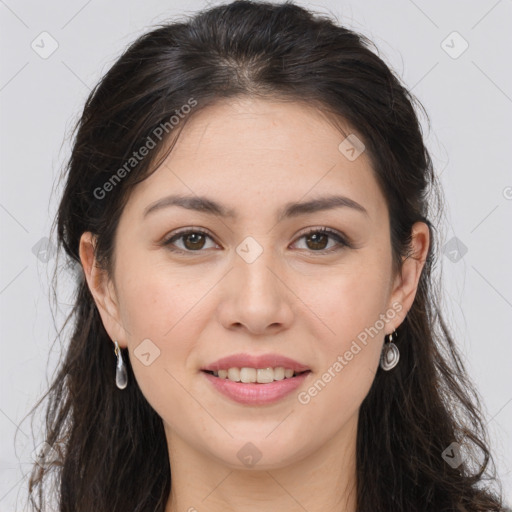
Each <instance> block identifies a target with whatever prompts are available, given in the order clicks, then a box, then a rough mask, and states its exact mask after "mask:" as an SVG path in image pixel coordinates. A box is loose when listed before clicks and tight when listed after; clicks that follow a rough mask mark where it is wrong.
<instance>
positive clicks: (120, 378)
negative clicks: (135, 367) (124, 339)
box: [114, 341, 128, 389]
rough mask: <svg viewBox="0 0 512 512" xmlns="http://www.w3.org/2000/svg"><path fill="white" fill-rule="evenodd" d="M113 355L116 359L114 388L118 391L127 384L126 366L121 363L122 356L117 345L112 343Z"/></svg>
mask: <svg viewBox="0 0 512 512" xmlns="http://www.w3.org/2000/svg"><path fill="white" fill-rule="evenodd" d="M114 345H115V347H114V354H115V355H116V357H117V363H116V386H117V387H118V388H119V389H124V388H125V387H126V386H127V384H128V373H127V372H126V366H125V364H124V361H123V354H121V349H120V347H119V343H117V341H114Z"/></svg>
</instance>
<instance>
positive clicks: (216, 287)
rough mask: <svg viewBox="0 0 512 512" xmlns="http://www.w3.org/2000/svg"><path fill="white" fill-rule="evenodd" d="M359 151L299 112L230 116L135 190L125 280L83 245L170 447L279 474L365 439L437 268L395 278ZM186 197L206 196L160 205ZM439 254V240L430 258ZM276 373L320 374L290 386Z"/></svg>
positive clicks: (222, 113)
mask: <svg viewBox="0 0 512 512" xmlns="http://www.w3.org/2000/svg"><path fill="white" fill-rule="evenodd" d="M345 131H346V133H347V135H348V134H349V133H354V131H353V130H351V129H350V128H349V127H348V126H347V127H346V130H345ZM344 139H345V136H344V135H343V134H341V132H340V131H339V130H337V129H336V128H335V127H334V126H333V125H332V124H331V123H329V122H328V121H327V119H326V118H325V117H323V116H322V115H321V114H320V113H319V112H318V111H316V110H313V109H312V108H310V107H307V106H304V105H301V104H298V103H294V104H292V103H278V102H271V101H269V100H252V99H239V100H237V101H232V100H231V101H230V102H229V103H226V102H224V103H217V104H216V105H215V106H212V107H209V108H207V109H205V110H202V111H200V112H197V113H195V114H194V116H193V117H192V118H191V119H190V120H189V122H188V123H187V125H186V127H185V128H184V130H183V132H182V134H181V136H180V138H179V139H178V142H177V144H176V146H175V147H174V149H173V150H172V152H171V153H170V155H169V156H168V157H167V159H166V161H165V162H164V164H163V165H162V166H161V167H160V168H158V169H157V170H156V171H155V172H154V173H153V174H152V175H151V176H150V177H149V178H148V179H146V180H145V181H143V182H142V183H140V184H139V185H137V187H136V188H135V189H134V191H133V192H132V194H131V196H130V198H129V201H128V203H127V205H126V207H125V209H124V211H123V213H122V215H121V218H120V223H119V227H118V231H117V234H116V241H115V268H114V274H113V276H110V278H108V277H104V276H103V277H102V276H100V275H98V276H95V275H94V272H96V271H95V270H94V266H93V265H91V264H90V263H91V260H90V257H89V255H90V254H91V252H90V247H91V246H90V245H89V242H90V241H91V239H90V238H88V234H84V236H83V237H82V244H81V255H82V261H83V262H84V268H85V269H86V274H87V276H88V281H89V285H90V287H91V290H92V291H93V294H94V296H95V299H96V303H97V305H98V308H99V310H100V313H101V316H102V319H103V322H104V324H105V327H106V329H107V331H108V333H109V335H110V336H111V338H112V340H118V342H119V344H120V345H121V346H122V347H127V348H128V351H129V357H130V361H131V363H132V366H133V370H134V372H135V376H136V379H137V383H138V385H139V386H140V388H141V390H142V393H143V394H144V395H145V397H146V398H147V400H148V401H149V403H150V404H151V405H152V407H153V408H154V409H155V410H156V411H157V413H158V414H159V415H160V416H161V417H162V419H163V422H164V425H165V428H166V432H167V436H168V440H169V442H170V443H171V444H172V442H173V440H178V439H179V440H180V442H181V443H185V444H186V445H189V446H192V447H194V450H196V451H197V452H199V453H201V454H202V455H205V456H207V457H210V458H212V459H215V460H217V461H220V462H222V463H224V464H226V465H228V466H231V467H242V466H243V464H246V459H245V458H244V457H246V455H253V456H256V457H258V458H259V457H261V458H260V459H259V462H258V464H259V466H260V467H262V468H276V467H282V466H285V465H286V464H290V463H292V462H294V461H298V460H300V459H301V458H304V457H307V456H308V455H311V454H313V453H315V452H317V451H318V450H319V449H321V448H322V447H325V446H328V445H329V444H330V443H332V442H335V441H336V440H339V439H343V438H344V437H348V435H349V434H348V433H349V432H351V433H352V434H353V433H354V432H355V428H354V426H355V424H356V422H357V413H358V410H359V407H360V405H361V402H362V401H363V399H364V397H365V396H366V394H367V393H368V391H369V388H370V386H371V384H372V381H373V379H374V376H375V373H376V371H377V367H378V363H379V357H380V354H381V349H382V343H383V341H384V337H385V334H388V333H391V332H393V330H394V329H395V328H396V327H398V325H399V324H400V323H401V321H402V320H403V318H404V316H405V314H406V312H407V310H408V309H409V307H410V305H411V303H412V300H413V298H414V293H415V290H416V286H417V280H418V278H419V273H420V271H421V263H414V260H411V261H412V262H411V263H409V262H407V263H406V264H405V265H404V268H403V270H402V272H401V273H398V274H394V273H393V270H392V268H393V266H392V251H391V245H390V231H389V217H388V211H387V207H386V202H385V198H384V196H383V195H382V192H381V191H380V189H379V186H378V184H377V181H376V179H375V177H374V175H373V171H372V169H371V165H370V160H369V158H368V156H367V154H366V153H365V152H362V153H361V154H360V155H359V156H358V157H357V158H355V159H354V158H353V156H354V154H357V151H358V149H359V148H358V147H356V148H355V152H352V151H350V147H349V151H348V152H347V151H346V150H347V146H344V145H342V146H341V150H340V148H339V146H340V143H341V142H342V141H343V140H344ZM359 139H362V137H361V136H359ZM351 140H353V139H351ZM345 144H347V142H346V141H345ZM347 156H350V157H351V158H348V157H347ZM171 195H174V196H178V195H179V196H182V197H187V198H190V200H189V201H188V202H187V203H185V204H182V205H181V206H180V205H178V204H176V202H174V204H171V203H172V201H170V200H168V201H167V203H166V202H165V201H163V202H162V200H164V199H165V198H168V197H169V196H171ZM335 197H337V199H335V200H332V201H331V202H330V203H323V202H322V201H323V200H324V199H326V198H331V199H333V198H335ZM199 198H204V199H205V200H208V201H210V202H211V203H204V202H203V203H201V202H200V201H198V199H199ZM192 200H195V202H192ZM312 201H317V202H316V203H311V204H310V205H309V208H306V207H302V208H301V207H300V206H297V204H298V205H301V204H304V203H310V202H312ZM212 203H215V204H216V205H219V210H218V211H217V210H214V208H213V207H211V204H212ZM201 204H202V205H203V206H204V205H210V207H209V208H206V207H204V208H200V206H201ZM290 205H295V206H293V207H291V206H290ZM315 205H316V207H315ZM322 230H327V232H322ZM416 239H418V240H420V239H421V236H417V237H416ZM418 243H420V242H418ZM420 245H421V243H420ZM426 245H428V243H427V241H426V239H425V233H424V232H423V254H424V252H425V250H426ZM420 249H421V247H420ZM420 252H421V250H420ZM420 259H421V258H420ZM418 261H419V260H418ZM231 356H232V357H233V359H231V360H229V361H225V362H222V361H221V362H220V364H218V365H216V362H218V361H219V360H221V359H223V358H226V357H231ZM279 358H287V359H279ZM237 367H238V368H249V370H242V371H241V372H238V373H237V370H229V375H230V376H231V377H233V379H235V380H236V379H237V378H241V379H242V380H252V379H253V378H254V377H256V379H259V380H260V381H264V382H256V383H248V382H235V381H231V380H229V379H228V380H226V379H223V378H222V377H223V376H224V374H223V372H222V370H227V369H228V368H237ZM267 367H271V368H276V367H278V368H285V369H286V368H288V369H291V370H295V371H296V373H298V372H300V371H303V370H306V371H305V372H304V373H302V374H300V375H297V376H295V377H287V378H283V370H281V369H277V370H274V371H271V370H270V371H268V370H265V368H267ZM253 368H254V370H253ZM258 368H259V369H261V371H260V372H258V371H255V370H256V369H258ZM205 370H209V371H210V372H213V371H218V370H221V371H219V374H220V375H219V376H215V374H213V375H212V374H211V373H207V372H206V371H205ZM286 375H289V373H288V372H286ZM267 380H271V381H272V382H265V381H267ZM129 385H133V383H130V384H129ZM176 442H177V441H176ZM248 443H251V444H248ZM244 450H245V451H244Z"/></svg>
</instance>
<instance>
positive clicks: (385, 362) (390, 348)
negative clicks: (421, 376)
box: [380, 330, 400, 372]
mask: <svg viewBox="0 0 512 512" xmlns="http://www.w3.org/2000/svg"><path fill="white" fill-rule="evenodd" d="M393 334H394V335H395V336H396V330H395V332H394V333H392V334H389V335H388V342H387V343H384V347H383V348H382V354H381V355H380V367H381V368H382V369H383V370H384V371H386V372H387V371H389V370H392V369H393V368H394V367H395V366H396V365H397V364H398V361H399V359H400V350H398V347H397V346H396V345H395V344H394V343H393Z"/></svg>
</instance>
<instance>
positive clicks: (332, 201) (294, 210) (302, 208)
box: [143, 195, 368, 221]
mask: <svg viewBox="0 0 512 512" xmlns="http://www.w3.org/2000/svg"><path fill="white" fill-rule="evenodd" d="M170 206H180V207H182V208H186V209H188V210H195V211H198V212H201V213H207V214H210V215H218V216H220V217H223V218H228V217H229V218H232V219H237V218H238V215H237V213H236V211H235V210H233V209H231V208H227V207H226V206H223V205H222V204H220V203H218V202H216V201H214V200H213V199H209V198H208V197H204V196H183V195H170V196H167V197H164V198H162V199H159V200H158V201H156V202H154V203H152V204H150V205H149V206H147V207H146V208H145V209H144V213H143V218H145V217H146V216H147V215H149V214H150V213H153V212H156V211H158V210H162V209H163V208H168V207H170ZM341 207H345V208H351V209H353V210H356V211H359V212H361V213H364V214H365V215H368V212H367V211H366V209H365V208H364V207H363V206H362V205H360V204H359V203H357V202H356V201H354V200H353V199H350V198H348V197H345V196H338V195H330V196H326V197H319V198H316V199H312V200H310V201H306V202H297V203H293V202H292V203H286V204H285V205H284V206H283V207H282V208H281V209H280V210H279V211H278V213H277V220H278V221H282V220H283V219H285V218H291V217H298V216H299V215H305V214H308V213H315V212H319V211H324V210H332V209H335V208H341Z"/></svg>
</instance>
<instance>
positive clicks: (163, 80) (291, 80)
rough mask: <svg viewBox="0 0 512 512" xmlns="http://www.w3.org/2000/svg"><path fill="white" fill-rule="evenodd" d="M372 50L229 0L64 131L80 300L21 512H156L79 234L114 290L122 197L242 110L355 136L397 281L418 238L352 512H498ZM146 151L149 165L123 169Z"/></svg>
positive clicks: (375, 389) (425, 179)
mask: <svg viewBox="0 0 512 512" xmlns="http://www.w3.org/2000/svg"><path fill="white" fill-rule="evenodd" d="M373 47H374V45H373V43H372V42H371V41H369V40H368V39H367V38H366V37H365V36H363V35H360V34H357V33H355V32H354V31H351V30H349V29H347V28H344V27H343V26H340V25H339V24H337V23H335V22H334V21H333V20H332V19H330V18H329V17H328V16H326V15H322V14H314V13H312V12H311V11H309V10H306V9H304V8H302V7H299V6H297V5H294V4H293V3H289V2H287V3H283V4H271V3H266V2H249V1H235V2H232V3H228V4H224V5H219V6H216V7H214V8H210V9H208V10H203V11H201V12H199V13H197V14H195V15H194V16H190V17H188V18H186V19H182V20H180V21H175V22H173V23H166V24H161V25H159V26H157V27H154V28H153V29H152V30H151V31H150V32H148V33H146V34H144V35H142V36H140V37H139V38H138V39H137V40H136V41H135V42H133V43H132V44H131V45H130V46H129V47H128V48H127V49H126V50H125V51H124V53H123V54H122V55H121V57H119V58H118V60H117V61H116V62H115V63H114V64H113V66H112V67H111V68H110V70H109V71H108V72H107V73H106V74H105V75H104V76H103V78H102V79H101V80H100V82H99V83H98V84H97V85H96V87H95V88H94V89H93V90H92V92H91V93H90V95H89V97H88V98H87V100H86V103H85V107H84V109H83V113H82V115H81V118H80V119H79V120H78V122H77V124H76V126H75V127H74V130H73V137H74V140H73V147H72V152H71V156H70V159H69V161H68V163H67V166H66V168H65V185H64V190H63V193H62V198H61V201H60V205H59V208H58V213H57V216H56V218H55V222H54V225H53V226H52V231H53V230H54V229H55V227H56V229H57V237H58V248H59V251H60V252H61V253H62V251H64V252H65V258H67V261H69V262H70V264H71V265H74V266H75V267H76V268H77V273H76V275H75V277H76V288H75V289H74V295H73V300H74V303H73V307H72V310H71V312H70V314H69V316H68V318H67V320H66V323H65V325H66V324H68V323H70V324H71V326H72V334H71V336H70V340H69V343H66V345H67V347H66V352H65V354H64V357H63V360H62V361H61V362H60V363H59V366H58V368H57V371H56V372H55V376H54V378H53V381H52V383H51V385H50V386H49V389H48V391H47V392H46V394H45V395H44V396H43V397H42V398H41V400H40V401H39V402H38V404H36V406H35V408H34V410H35V409H36V408H37V407H39V406H40V405H41V404H42V403H43V401H45V400H47V405H46V409H45V411H46V412H45V416H44V422H45V433H44V435H45V441H46V443H48V446H50V447H58V450H57V449H56V450H55V451H57V452H58V453H59V456H58V457H56V460H54V461H53V462H52V461H50V462H48V463H47V464H34V466H33V469H32V473H31V475H30V480H29V485H28V493H29V497H30V505H31V506H32V507H33V509H35V510H37V511H42V510H45V507H46V506H47V503H48V499H49V497H50V491H51V492H53V494H54V497H55V498H56V500H57V503H58V504H59V510H60V512H82V511H83V512H90V511H92V510H94V511H95V512H107V511H108V512H117V511H123V512H125V511H126V510H133V511H137V512H155V511H156V512H159V511H163V510H164V509H165V506H166V501H167V499H168V496H169V493H170V490H171V471H170V465H169V459H168V451H167V443H166V438H165V434H164V428H163V423H162V419H161V418H160V417H159V415H158V414H157V413H156V412H155V410H153V408H152V407H151V406H150V405H149V404H148V402H147V400H146V399H145V397H144V396H143V394H142V392H141V390H140V388H139V386H138V385H137V382H136V379H135V377H134V374H133V371H132V367H131V365H130V358H129V354H128V353H126V351H124V352H123V355H124V359H125V362H126V364H127V370H128V378H129V381H130V385H129V386H128V387H127V388H126V389H125V390H123V391H120V390H119V389H117V388H116V386H115V358H114V355H113V345H112V340H111V339H110V338H109V336H108V334H107V332H106V330H105V328H104V326H103V323H102V321H101V317H100V315H99V312H98V309H97V307H96V305H95V302H94V300H93V297H92V295H91V293H90V290H89V288H88V286H87V282H86V280H85V276H84V272H83V270H82V267H81V264H80V257H79V241H80V237H81V235H82V234H83V233H84V232H86V231H91V232H92V233H93V234H94V235H95V236H96V237H97V243H96V246H95V256H96V258H97V261H98V264H99V265H100V266H101V267H102V268H103V269H104V270H105V271H107V272H108V275H113V274H112V271H113V268H114V265H115V260H114V257H113V256H114V246H115V244H114V242H115V233H116V229H117V226H118V222H119V218H120V215H121V213H122V211H123V208H124V206H125V204H126V202H127V200H128V198H129V196H130V190H132V188H133V187H134V186H136V185H137V184H138V183H140V182H141V181H142V180H144V179H145V178H147V177H148V176H149V175H150V174H151V173H152V172H154V170H155V169H156V168H158V166H159V165H160V164H161V163H162V161H163V160H164V158H165V157H166V156H167V155H168V154H169V152H170V151H171V150H172V147H173V144H169V142H173V141H175V140H176V138H177V136H179V133H180V132H181V130H182V129H183V127H184V126H185V125H186V123H187V121H189V120H190V119H191V118H192V116H193V115H194V114H195V113H197V112H199V111H200V110H201V109H203V108H205V107H207V106H208V105H212V104H214V103H215V102H218V101H220V100H222V99H226V100H230V99H234V98H237V97H252V98H262V99H269V100H274V101H275V100H280V101H290V102H303V103H306V104H308V105H311V106H314V107H315V108H316V109H318V111H321V112H323V113H325V114H327V115H328V116H330V117H331V118H336V119H338V120H341V121H342V122H344V123H347V124H348V126H350V127H351V129H353V130H354V131H357V133H358V134H359V136H360V137H361V138H362V140H363V141H364V144H365V146H366V154H367V156H368V157H369V159H370V162H371V167H372V171H373V173H374V175H375V177H376V179H377V182H378V184H379V186H380V188H381V190H382V192H383V195H384V197H385V199H386V202H387V205H388V209H389V214H390V236H391V246H392V253H393V261H394V262H395V266H396V269H398V270H399V269H400V264H401V262H402V261H403V259H404V258H406V257H410V256H411V229H412V226H413V224H414V223H415V222H418V221H423V222H425V223H426V224H427V225H428V226H429V230H430V234H431V245H430V248H429V252H428V257H427V260H426V263H425V266H424V268H423V271H422V274H421V277H420V280H419V286H418V290H417V295H416V297H415V300H414V303H413V305H412V307H411V309H410V310H409V311H408V314H407V316H406V317H405V320H404V321H403V323H402V324H401V325H400V327H399V328H398V338H397V339H398V341H397V344H398V346H399V348H400V363H399V365H398V366H397V367H396V368H395V369H394V370H393V371H390V372H383V371H382V370H381V369H378V371H377V374H376V376H375V379H374V382H373V384H372V387H371V389H370V391H369V393H368V395H367V396H366V398H365V399H364V401H363V403H362V405H361V407H360V411H359V423H358V433H357V455H356V464H357V489H356V491H357V510H358V511H359V512H381V511H382V512H384V511H386V512H389V511H391V510H392V511H403V512H414V511H417V512H420V511H425V512H426V511H429V512H432V511H434V510H435V511H436V512H442V511H453V510H461V511H467V512H471V511H489V510H500V509H501V507H502V501H501V498H500V491H499V490H496V489H495V487H499V482H498V481H497V478H496V476H495V471H492V474H490V473H491V471H490V470H491V469H494V464H493V461H492V457H491V455H490V450H489V447H488V440H487V432H486V425H485V421H484V419H483V415H482V412H481V404H480V401H479V398H478V395H477V394H476V392H475V390H474V387H473V385H472V383H471V382H470V380H469V379H468V376H467V374H466V371H465V369H464V365H463V362H462V358H461V356H460V355H459V353H458V351H457V349H456V346H455V344H454V340H453V339H452V335H451V334H450V332H449V328H448V326H447V324H446V322H445V321H444V320H443V316H442V314H441V311H440V309H441V308H440V292H439V289H438V287H437V286H436V285H435V282H436V280H435V279H434V276H433V270H435V262H436V255H437V242H436V241H435V238H434V237H435V235H436V229H435V228H434V224H433V222H432V215H433V214H435V213H436V208H431V206H432V205H433V204H434V203H433V201H434V200H435V198H436V197H437V198H439V197H440V195H439V193H440V192H439V190H438V186H437V185H436V178H435V174H434V171H433V164H432V160H431V157H430V155H429V153H428V151H427V149H426V147H425V145H424V141H423V135H422V128H421V124H420V122H419V117H418V114H417V112H416V108H415V107H418V108H421V109H423V107H422V105H421V103H420V102H419V101H418V100H417V99H416V98H415V97H414V96H413V95H412V94H411V93H410V92H409V91H408V90H407V88H406V87H405V86H404V85H402V83H401V81H400V79H399V78H398V77H397V76H396V75H395V74H394V72H393V71H392V70H390V68H389V67H388V66H387V65H386V64H385V63H384V61H383V60H382V59H381V58H380V57H379V56H378V51H372V48H373ZM375 50H376V49H375ZM186 105H189V106H192V105H193V108H189V109H185V106H186ZM423 110H424V109H423ZM180 113H182V114H184V115H181V114H180ZM425 115H426V113H425ZM172 116H178V117H179V118H180V119H179V122H178V123H171V122H170V119H171V118H172ZM426 118H427V120H428V115H426ZM164 131H165V134H164ZM149 140H151V141H152V146H153V148H152V149H151V151H149V152H148V154H147V156H146V157H144V158H140V159H137V162H136V163H134V161H132V160H130V159H131V158H133V155H134V151H135V152H136V151H138V150H139V149H140V148H142V147H143V146H146V147H148V146H149ZM340 140H341V139H340ZM127 162H131V164H130V169H127V166H126V163H127ZM132 164H133V165H132ZM121 169H124V170H125V172H122V171H121ZM115 176H117V178H116V177H115ZM107 182H108V183H110V186H108V185H106V183H107ZM107 190H108V197H107V198H105V197H104V196H105V191H107ZM102 191H103V192H102ZM438 202H439V201H438ZM429 203H431V204H429ZM56 274H57V272H56ZM56 274H55V276H54V277H56ZM61 332H62V331H61ZM60 334H61V333H59V335H60ZM452 443H458V445H459V446H461V447H462V448H461V449H462V455H463V456H462V462H461V464H460V465H458V466H457V467H452V465H450V464H448V463H447V462H446V461H445V460H444V458H443V456H442V454H443V452H444V451H445V449H447V447H449V446H450V445H451V444H452ZM52 478H53V485H50V482H52ZM333 492H334V490H333Z"/></svg>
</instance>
